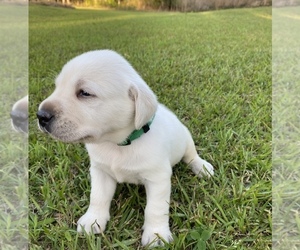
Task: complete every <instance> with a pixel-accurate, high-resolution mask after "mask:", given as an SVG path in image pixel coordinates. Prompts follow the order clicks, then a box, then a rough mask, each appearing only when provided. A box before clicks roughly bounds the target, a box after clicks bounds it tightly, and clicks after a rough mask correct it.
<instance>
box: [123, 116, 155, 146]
mask: <svg viewBox="0 0 300 250" xmlns="http://www.w3.org/2000/svg"><path fill="white" fill-rule="evenodd" d="M154 116H155V115H154ZM154 116H153V117H152V118H151V120H150V121H149V122H147V123H146V124H145V125H144V126H143V127H142V128H141V129H138V130H134V131H133V132H132V133H131V134H130V135H129V136H128V137H127V138H126V139H125V140H124V141H122V142H121V143H118V146H128V145H130V144H131V142H132V141H134V140H135V139H137V138H139V137H141V136H142V135H143V134H146V133H147V132H148V131H149V130H150V125H151V124H152V122H153V119H154Z"/></svg>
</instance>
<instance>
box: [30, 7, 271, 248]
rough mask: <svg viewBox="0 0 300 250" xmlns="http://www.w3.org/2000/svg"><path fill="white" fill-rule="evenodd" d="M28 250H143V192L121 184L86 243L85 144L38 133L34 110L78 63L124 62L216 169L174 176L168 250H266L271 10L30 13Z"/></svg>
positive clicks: (56, 10) (42, 9) (55, 10)
mask: <svg viewBox="0 0 300 250" xmlns="http://www.w3.org/2000/svg"><path fill="white" fill-rule="evenodd" d="M29 13H30V35H29V38H30V39H29V42H30V51H29V57H30V69H29V80H30V89H29V90H30V93H31V100H30V115H31V122H30V123H31V130H30V144H29V162H30V163H29V164H30V172H29V174H30V176H29V177H30V224H29V226H30V248H31V249H141V245H140V240H141V233H142V231H141V227H142V225H143V209H144V207H145V203H146V201H145V191H144V188H143V187H142V186H134V185H129V184H120V185H118V188H117V191H116V194H115V196H114V199H113V201H112V206H111V220H110V221H109V223H108V226H107V230H106V231H105V233H104V234H103V235H100V236H88V235H85V236H80V235H78V234H77V233H76V231H75V230H76V221H77V220H78V219H79V217H80V216H81V215H82V214H83V213H84V212H85V210H86V209H87V206H88V203H89V192H90V191H89V190H90V183H89V174H88V169H89V159H88V156H87V153H86V151H85V149H84V146H83V145H78V144H77V145H73V144H63V143H60V142H57V141H54V140H52V139H50V138H49V137H47V136H46V135H44V134H42V133H40V132H39V131H38V129H37V126H36V120H35V112H36V111H37V107H38V104H39V103H40V102H41V101H42V100H43V99H44V98H45V97H46V96H48V95H49V94H50V93H51V92H52V91H53V89H54V84H53V80H54V78H55V76H56V75H57V74H58V73H59V71H60V69H61V67H62V66H63V65H64V64H65V63H66V62H67V61H68V60H69V59H71V58H72V57H74V56H76V55H78V54H80V53H83V52H85V51H89V50H93V49H104V48H108V49H113V50H116V51H118V52H119V53H121V54H122V55H124V56H125V57H126V58H127V59H128V60H129V61H130V62H131V63H132V65H133V66H134V67H135V68H136V70H137V71H138V72H139V73H140V74H141V76H142V77H143V78H144V79H145V81H146V82H147V83H148V84H149V86H150V87H151V88H152V89H153V90H154V92H155V93H156V94H157V96H158V98H159V100H160V102H162V103H164V104H165V105H167V106H168V107H169V108H171V109H172V110H173V111H174V112H175V113H176V114H177V115H178V117H179V118H180V119H181V120H182V121H183V122H184V123H185V124H186V125H187V127H188V128H189V129H190V131H191V132H192V134H193V138H194V140H195V142H196V144H197V149H198V150H199V152H200V154H201V155H202V156H203V158H204V159H207V160H208V161H210V162H211V163H212V164H213V165H214V166H215V176H214V177H213V178H211V179H209V180H207V179H198V178H196V177H194V175H193V174H192V172H191V171H190V170H189V169H188V168H187V167H186V166H185V165H184V164H178V165H177V166H176V167H175V168H174V175H173V177H172V194H171V204H170V227H171V230H172V232H173V235H174V242H172V243H171V244H167V245H166V246H165V247H163V248H162V249H204V246H205V247H206V249H270V248H271V208H272V206H271V201H272V199H271V186H272V183H271V8H268V7H266V8H256V9H239V10H238V9H236V10H223V11H215V12H205V13H189V14H183V13H172V12H170V13H169V12H168V13H165V12H158V13H157V12H133V11H132V12H130V11H126V12H125V11H108V10H105V11H104V10H74V9H60V8H53V7H44V6H31V7H30V12H29Z"/></svg>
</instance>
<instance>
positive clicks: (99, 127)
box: [37, 50, 213, 246]
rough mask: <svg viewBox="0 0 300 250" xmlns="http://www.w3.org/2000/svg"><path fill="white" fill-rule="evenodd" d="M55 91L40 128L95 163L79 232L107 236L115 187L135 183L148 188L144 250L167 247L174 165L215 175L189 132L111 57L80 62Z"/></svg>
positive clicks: (104, 54) (92, 55) (97, 55)
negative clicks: (81, 146) (78, 146)
mask: <svg viewBox="0 0 300 250" xmlns="http://www.w3.org/2000/svg"><path fill="white" fill-rule="evenodd" d="M55 85H56V87H55V90H54V92H53V93H52V94H51V95H50V96H49V97H48V98H47V99H45V100H44V101H43V102H42V103H41V104H40V106H39V110H38V112H37V117H38V121H39V127H40V129H41V130H42V131H44V132H46V133H48V134H50V135H51V136H52V137H54V138H55V139H58V140H61V141H63V142H82V143H85V146H86V149H87V151H88V153H89V157H90V162H91V167H90V175H91V195H90V205H89V208H88V210H87V212H86V213H85V214H84V215H83V216H82V217H81V218H80V219H79V221H78V227H77V231H78V232H82V231H86V232H88V233H89V232H91V233H95V234H98V233H101V232H103V231H104V230H105V226H106V223H107V221H108V220H109V218H110V214H109V209H110V203H111V200H112V198H113V195H114V193H115V189H116V184H117V183H118V182H129V183H135V184H143V185H144V186H145V188H146V194H147V206H146V208H145V220H144V226H143V235H142V245H147V244H151V245H152V246H156V245H160V244H161V243H162V241H161V240H160V238H162V239H163V240H164V241H166V242H170V241H171V240H172V234H171V232H170V229H169V203H170V192H171V181H170V179H171V174H172V166H174V165H175V164H176V163H178V162H179V161H180V160H181V159H183V161H184V162H185V163H187V164H188V165H189V166H190V167H191V169H192V170H193V172H194V173H195V174H196V175H198V176H199V177H201V176H205V175H207V176H210V175H213V167H212V165H211V164H210V163H208V162H207V161H205V160H203V159H201V158H200V157H199V156H198V154H197V151H196V149H195V145H194V142H193V139H192V137H191V134H190V133H189V131H188V129H187V128H186V127H185V126H184V125H183V124H182V123H181V122H180V121H179V120H178V119H177V117H176V116H175V115H174V114H173V113H172V112H171V111H170V110H168V109H167V108H166V107H165V106H163V105H162V104H159V103H158V101H157V99H156V96H155V95H154V93H153V92H152V91H151V89H150V88H149V87H148V85H147V84H146V83H145V82H144V80H143V79H142V78H141V77H140V76H139V75H138V73H137V72H136V71H135V70H134V69H133V67H132V66H131V65H130V64H129V63H128V62H127V61H126V60H125V59H124V58H123V57H122V56H120V55H119V54H117V53H116V52H113V51H110V50H100V51H91V52H87V53H84V54H82V55H80V56H77V57H75V58H74V59H72V60H71V61H69V62H68V63H67V64H66V65H65V66H64V67H63V69H62V71H61V72H60V74H59V75H58V77H57V78H56V81H55Z"/></svg>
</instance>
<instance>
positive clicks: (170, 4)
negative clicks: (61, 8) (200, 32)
mask: <svg viewBox="0 0 300 250" xmlns="http://www.w3.org/2000/svg"><path fill="white" fill-rule="evenodd" d="M30 1H32V2H35V1H40V0H30ZM42 1H43V0H42ZM44 1H45V0H44ZM46 1H47V2H48V3H53V4H55V3H56V4H63V5H77V6H86V7H112V8H121V9H136V10H171V11H184V12H186V11H205V10H216V9H226V8H242V7H259V6H270V5H272V0H46ZM280 1H281V2H284V3H287V2H289V3H292V4H293V3H294V2H298V1H300V0H275V1H273V4H274V2H278V3H279V2H280Z"/></svg>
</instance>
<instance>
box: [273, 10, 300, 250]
mask: <svg viewBox="0 0 300 250" xmlns="http://www.w3.org/2000/svg"><path fill="white" fill-rule="evenodd" d="M299 9H300V7H293V8H291V7H289V8H278V9H274V10H273V17H274V21H273V131H274V132H273V247H274V249H287V248H289V249H298V248H299V247H300V220H299V214H300V212H299V204H300V195H299V189H300V185H299V183H300V182H299V177H300V173H299V154H300V151H299V131H300V130H299V129H300V128H299V115H298V113H299V101H298V100H299V98H298V95H297V93H299V91H300V88H299V84H298V82H299V77H300V74H299V72H300V71H299V70H300V65H299V63H297V62H298V61H297V59H298V58H299V56H300V52H299V48H298V46H297V42H298V41H299V39H300V35H299V32H297V29H298V27H299V25H300V19H299Z"/></svg>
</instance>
